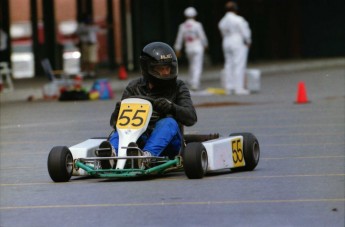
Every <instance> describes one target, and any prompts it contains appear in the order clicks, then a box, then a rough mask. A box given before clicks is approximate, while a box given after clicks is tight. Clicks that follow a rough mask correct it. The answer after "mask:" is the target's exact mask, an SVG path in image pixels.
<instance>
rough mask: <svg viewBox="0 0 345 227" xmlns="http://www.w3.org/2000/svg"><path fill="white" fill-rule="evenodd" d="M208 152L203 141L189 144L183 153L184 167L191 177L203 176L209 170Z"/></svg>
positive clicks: (198, 177)
mask: <svg viewBox="0 0 345 227" xmlns="http://www.w3.org/2000/svg"><path fill="white" fill-rule="evenodd" d="M207 166H208V158H207V152H206V149H205V147H204V145H202V143H198V142H193V143H189V144H187V146H186V147H185V149H184V154H183V168H184V171H185V173H186V175H187V177H188V178H189V179H200V178H203V176H204V175H205V173H206V171H207Z"/></svg>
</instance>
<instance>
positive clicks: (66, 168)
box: [47, 146, 73, 182]
mask: <svg viewBox="0 0 345 227" xmlns="http://www.w3.org/2000/svg"><path fill="white" fill-rule="evenodd" d="M47 164H48V172H49V175H50V178H51V179H52V180H53V181H55V182H67V181H69V180H70V179H71V176H72V172H73V156H72V153H71V151H70V150H69V149H68V147H65V146H58V147H53V148H52V149H51V151H50V153H49V156H48V163H47Z"/></svg>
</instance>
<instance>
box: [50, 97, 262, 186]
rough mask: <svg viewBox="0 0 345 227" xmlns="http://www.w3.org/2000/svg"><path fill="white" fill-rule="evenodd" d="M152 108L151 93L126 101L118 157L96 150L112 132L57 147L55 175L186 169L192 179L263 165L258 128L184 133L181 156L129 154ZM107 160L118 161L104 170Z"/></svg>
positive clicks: (52, 164)
mask: <svg viewBox="0 0 345 227" xmlns="http://www.w3.org/2000/svg"><path fill="white" fill-rule="evenodd" d="M151 101H152V100H151ZM152 111H153V107H152V104H151V102H150V101H149V100H148V99H146V98H145V99H144V98H143V97H134V98H128V99H124V100H122V101H121V107H120V111H119V117H118V120H117V124H116V130H117V132H118V133H119V149H118V152H117V156H116V157H98V156H97V155H96V154H98V152H99V151H100V150H101V148H99V145H100V144H101V143H102V142H103V141H105V140H107V138H106V137H104V138H103V137H102V138H91V139H88V140H85V141H84V142H81V143H79V144H76V145H74V146H71V147H66V146H56V147H53V148H52V149H51V151H50V153H49V156H48V162H47V165H48V172H49V175H50V177H51V179H52V180H53V181H54V182H67V181H69V180H70V179H71V177H72V176H93V177H99V178H129V177H140V176H147V175H153V174H157V175H161V174H166V173H168V172H172V171H181V170H184V172H185V174H186V176H187V177H188V178H189V179H200V178H202V177H203V176H204V175H205V174H206V173H208V172H212V171H216V170H221V169H231V170H232V171H236V172H237V171H251V170H254V169H255V167H256V166H257V164H258V162H259V157H260V147H259V142H258V140H257V138H256V137H255V136H254V135H253V134H252V133H232V134H230V136H228V137H221V136H219V134H205V135H199V134H184V135H183V139H184V145H183V146H182V148H181V151H180V153H179V155H177V156H175V157H169V156H163V157H146V156H141V155H138V156H132V155H131V156H129V155H127V151H128V150H129V149H130V148H131V147H129V144H130V143H133V142H134V143H135V142H137V140H138V138H139V137H140V136H141V135H142V134H143V133H144V132H145V131H146V129H147V127H148V124H149V120H150V119H151V116H152ZM182 131H183V130H182ZM104 160H109V161H113V162H115V163H116V165H114V167H112V168H107V169H103V168H102V167H101V164H100V163H101V162H102V161H104ZM148 163H149V165H147V164H148Z"/></svg>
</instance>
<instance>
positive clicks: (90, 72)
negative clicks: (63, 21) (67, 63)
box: [77, 16, 101, 77]
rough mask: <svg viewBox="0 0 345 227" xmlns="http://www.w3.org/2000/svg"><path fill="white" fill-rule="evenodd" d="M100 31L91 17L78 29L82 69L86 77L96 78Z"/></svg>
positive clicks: (85, 19) (87, 17)
mask: <svg viewBox="0 0 345 227" xmlns="http://www.w3.org/2000/svg"><path fill="white" fill-rule="evenodd" d="M100 30H101V29H100V27H98V26H97V25H96V24H94V23H93V20H92V18H91V17H90V16H86V17H85V18H84V20H83V21H82V23H80V24H79V26H78V29H77V34H78V35H79V41H80V48H81V60H82V67H81V68H82V71H83V72H84V73H85V75H86V76H91V77H93V76H95V67H96V64H97V63H98V40H97V33H98V32H100Z"/></svg>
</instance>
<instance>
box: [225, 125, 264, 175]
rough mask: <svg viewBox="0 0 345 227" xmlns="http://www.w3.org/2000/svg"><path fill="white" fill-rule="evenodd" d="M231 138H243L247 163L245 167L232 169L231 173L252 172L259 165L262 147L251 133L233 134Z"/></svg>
mask: <svg viewBox="0 0 345 227" xmlns="http://www.w3.org/2000/svg"><path fill="white" fill-rule="evenodd" d="M231 136H243V156H244V161H245V163H246V165H245V166H243V167H238V168H232V169H231V171H235V172H238V171H252V170H254V169H255V167H256V166H257V165H258V163H259V159H260V146H259V141H258V139H257V138H256V137H255V136H254V135H253V134H252V133H249V132H243V133H232V134H230V137H231Z"/></svg>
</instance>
